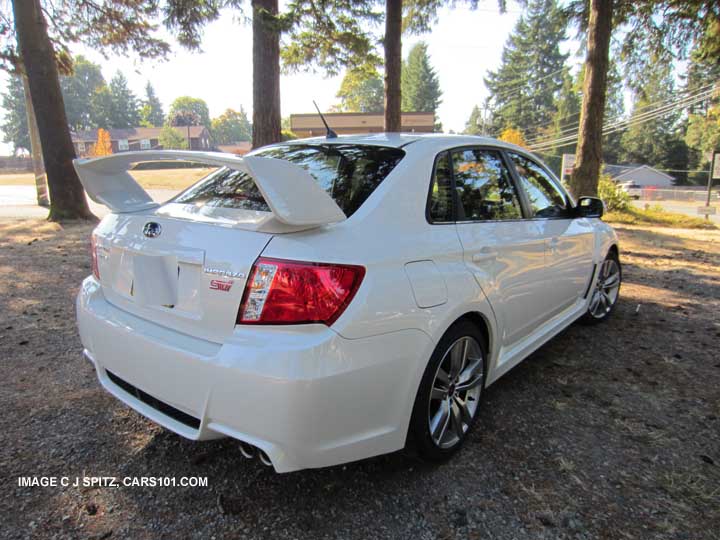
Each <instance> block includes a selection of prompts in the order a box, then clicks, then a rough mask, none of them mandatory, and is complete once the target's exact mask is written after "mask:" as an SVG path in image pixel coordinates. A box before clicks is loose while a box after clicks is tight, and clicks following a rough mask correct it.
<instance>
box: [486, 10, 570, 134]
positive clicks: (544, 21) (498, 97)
mask: <svg viewBox="0 0 720 540" xmlns="http://www.w3.org/2000/svg"><path fill="white" fill-rule="evenodd" d="M566 22H567V20H566V17H565V15H564V13H563V11H562V10H561V9H560V8H559V7H558V5H557V2H556V1H555V0H530V1H529V2H528V8H527V11H526V13H525V14H524V15H523V16H522V17H521V18H520V20H519V21H518V23H517V25H516V26H515V28H514V30H513V32H512V34H511V35H510V37H509V38H508V41H507V43H506V44H505V47H504V48H503V53H502V63H501V65H500V67H499V68H498V69H497V71H494V72H491V73H490V74H489V75H488V77H487V78H486V79H485V85H486V86H487V87H488V90H489V91H490V100H491V102H492V110H493V115H492V128H493V131H494V132H495V133H499V132H500V131H501V130H502V129H503V128H505V127H507V126H515V127H517V128H518V129H520V130H521V131H523V133H524V135H525V137H526V138H528V139H532V138H534V137H536V136H537V135H538V134H539V132H538V126H543V125H548V124H549V123H550V122H551V121H552V118H553V112H554V104H555V98H556V94H557V93H558V92H559V91H560V89H561V87H562V85H563V81H564V77H563V67H564V64H565V61H566V59H567V55H565V54H561V52H560V47H559V45H560V43H561V42H562V41H563V40H564V39H565V25H566Z"/></svg>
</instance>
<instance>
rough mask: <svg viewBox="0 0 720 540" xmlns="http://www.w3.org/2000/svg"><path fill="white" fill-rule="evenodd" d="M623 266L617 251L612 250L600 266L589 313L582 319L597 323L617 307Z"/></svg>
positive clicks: (591, 295)
mask: <svg viewBox="0 0 720 540" xmlns="http://www.w3.org/2000/svg"><path fill="white" fill-rule="evenodd" d="M621 283H622V268H621V267H620V259H619V258H618V256H617V253H615V252H614V251H611V252H610V253H608V255H607V257H605V260H604V261H603V263H602V265H601V266H600V272H599V273H598V278H597V281H596V282H595V287H593V289H592V290H591V292H590V303H589V304H588V309H587V313H586V314H585V316H584V317H583V318H582V319H581V321H582V322H584V323H586V324H595V323H599V322H601V321H604V320H606V319H607V318H608V317H609V316H610V315H611V314H612V312H613V310H614V309H615V304H617V301H618V298H619V296H620V284H621Z"/></svg>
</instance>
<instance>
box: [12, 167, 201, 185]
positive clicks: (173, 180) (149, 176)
mask: <svg viewBox="0 0 720 540" xmlns="http://www.w3.org/2000/svg"><path fill="white" fill-rule="evenodd" d="M212 170H213V169H212V168H207V169H206V168H202V169H187V168H186V169H157V170H145V171H131V173H132V175H133V177H134V178H135V180H137V181H138V183H139V184H140V185H141V186H142V187H144V188H145V189H174V190H181V189H185V188H186V187H188V186H191V185H192V184H194V183H195V182H197V181H198V180H200V178H202V177H203V176H205V175H207V174H208V173H209V172H210V171H212ZM0 185H10V186H32V185H35V179H34V177H33V175H32V174H31V173H23V174H3V175H0Z"/></svg>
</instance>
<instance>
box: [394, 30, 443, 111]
mask: <svg viewBox="0 0 720 540" xmlns="http://www.w3.org/2000/svg"><path fill="white" fill-rule="evenodd" d="M401 96H402V110H403V111H406V112H410V111H411V112H433V113H435V112H437V108H438V106H439V105H440V102H441V99H440V98H441V96H442V91H441V90H440V81H439V80H438V76H437V73H436V72H435V70H434V69H433V67H432V66H431V65H430V56H429V55H428V46H427V44H426V43H424V42H420V43H418V44H417V45H415V46H414V47H413V48H412V49H410V52H409V53H408V57H407V60H406V61H405V62H403V66H402V84H401Z"/></svg>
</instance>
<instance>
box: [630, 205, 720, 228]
mask: <svg viewBox="0 0 720 540" xmlns="http://www.w3.org/2000/svg"><path fill="white" fill-rule="evenodd" d="M633 204H634V205H635V206H637V207H638V208H645V205H646V204H649V205H650V206H653V205H656V204H657V205H660V206H662V207H663V208H664V209H665V210H667V211H668V212H675V213H677V214H687V215H688V216H694V217H704V216H702V215H700V214H698V213H697V208H698V206H705V203H704V202H685V201H644V200H638V201H633ZM711 205H712V206H714V207H715V208H716V210H715V212H717V213H716V214H715V215H714V216H710V220H712V221H713V222H714V223H717V224H718V225H720V204H718V203H717V202H716V200H715V199H713V200H712V202H711Z"/></svg>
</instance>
